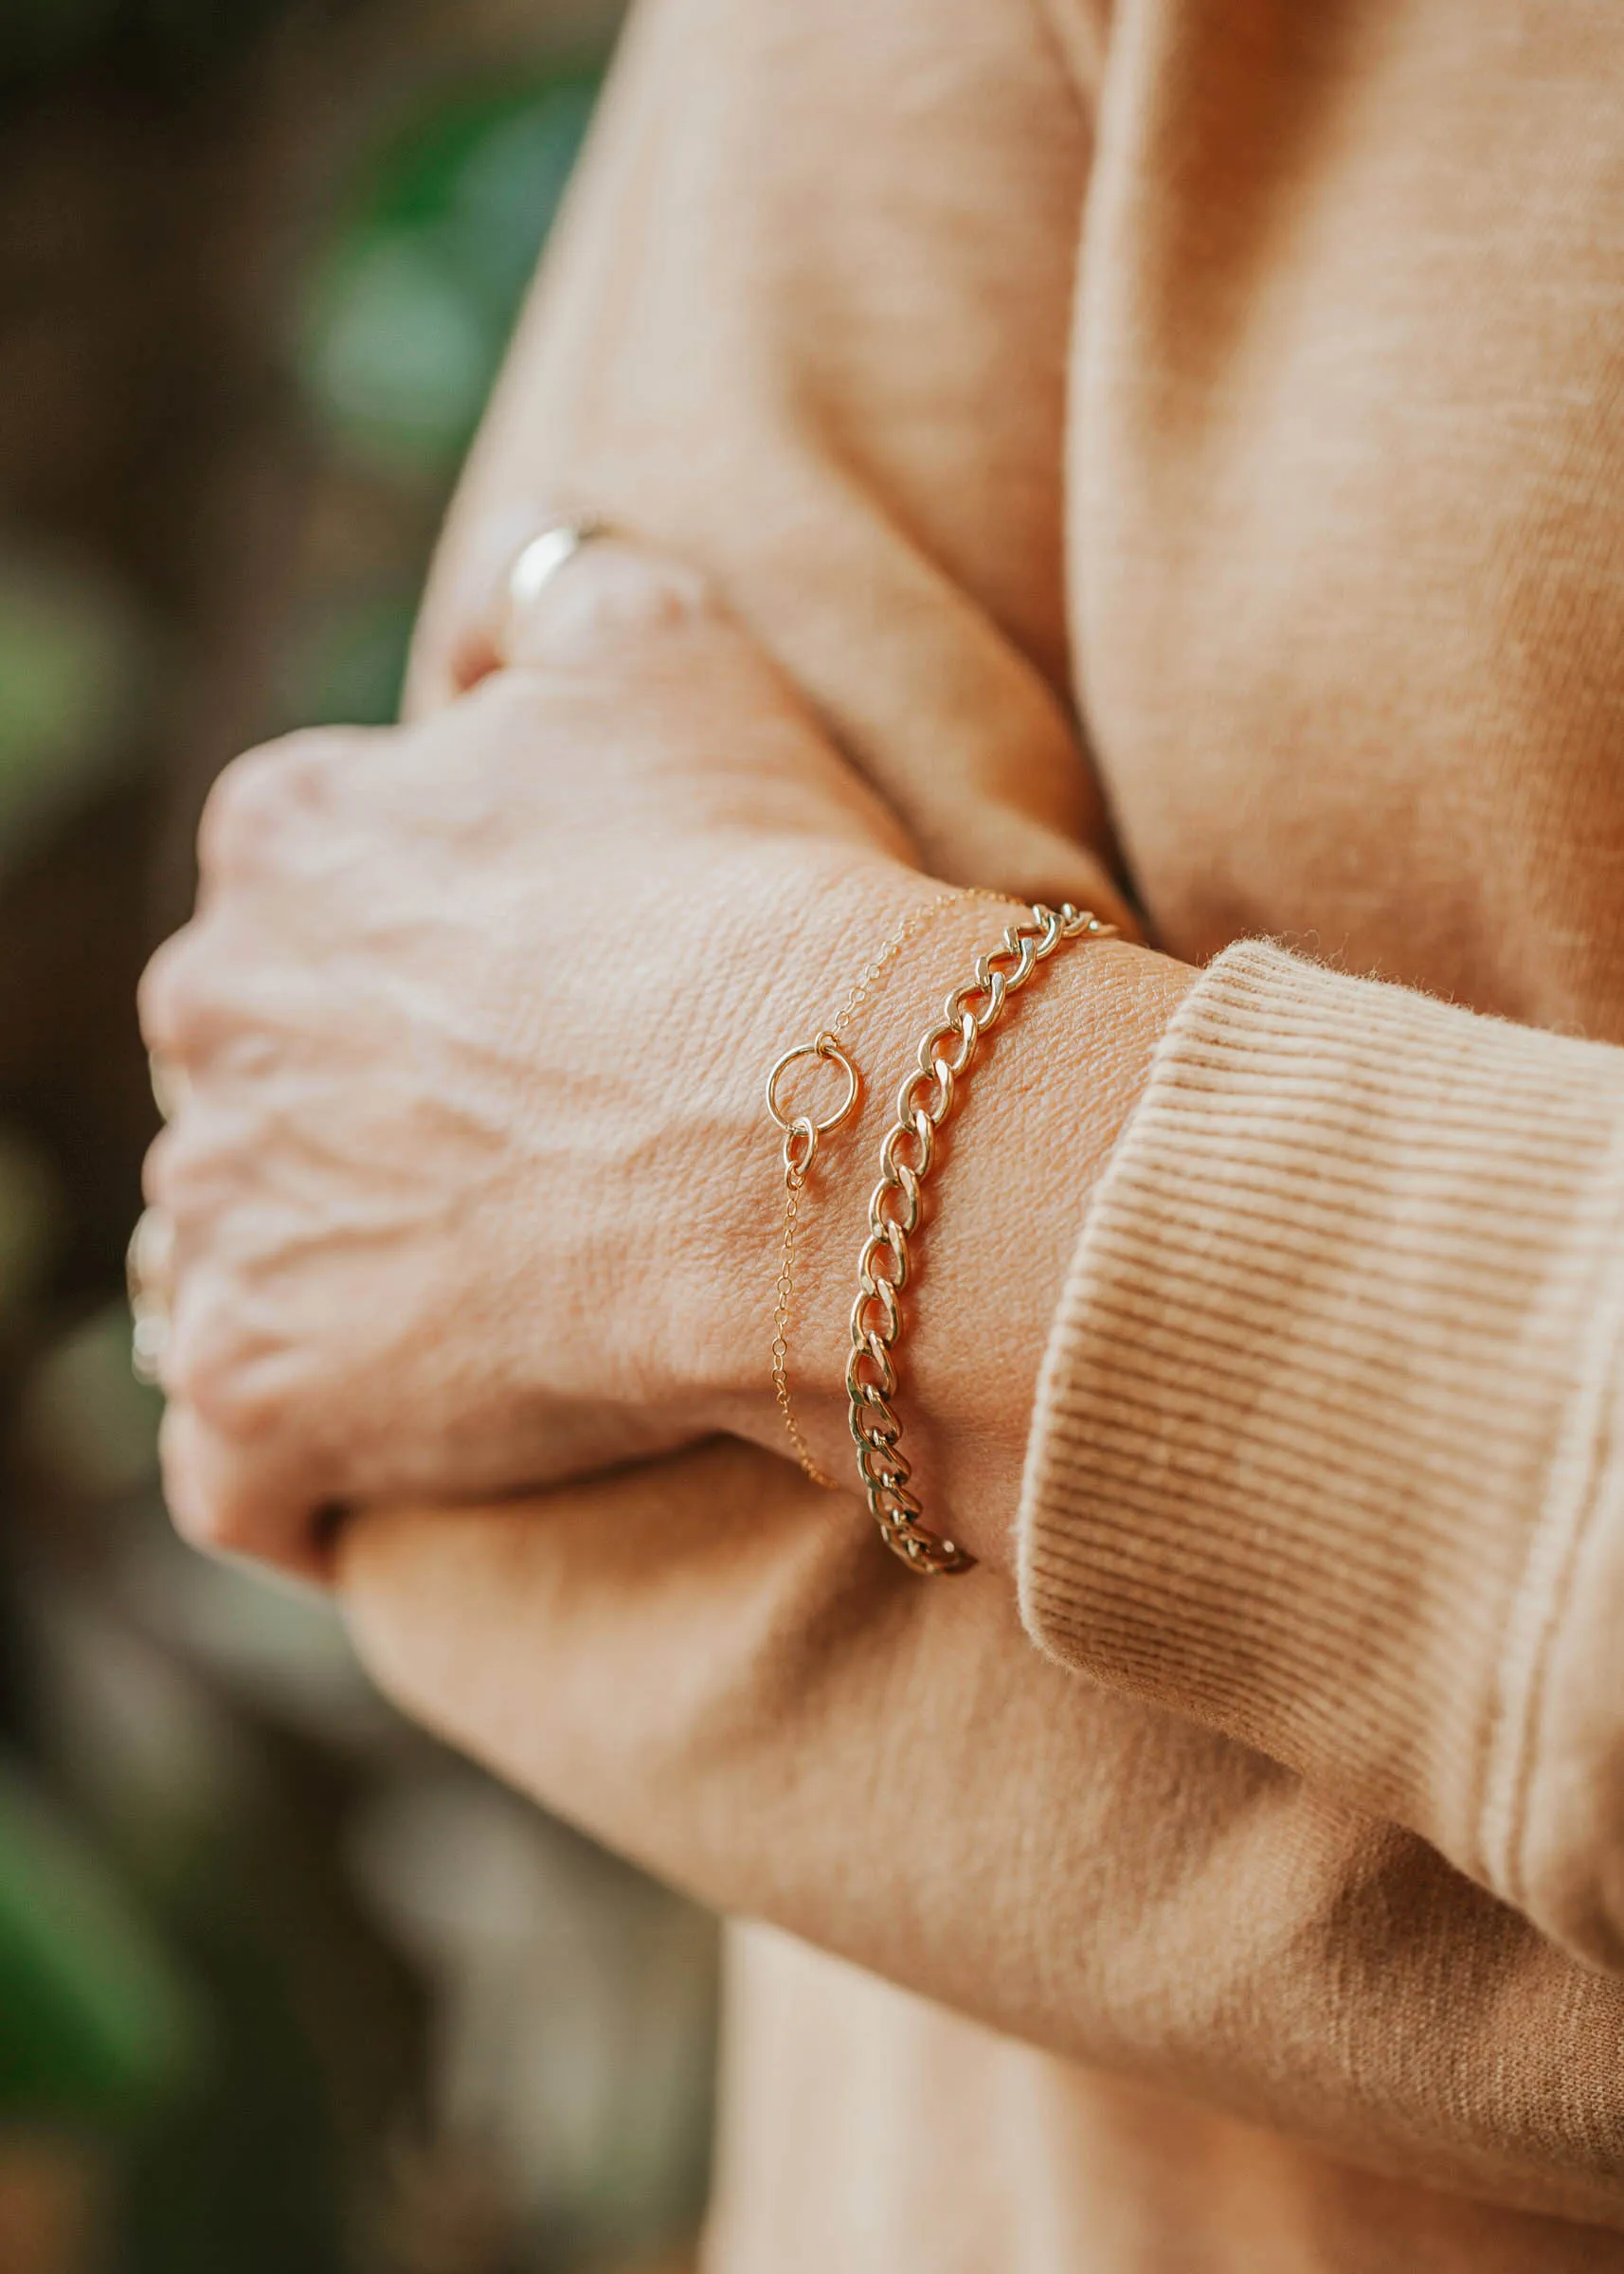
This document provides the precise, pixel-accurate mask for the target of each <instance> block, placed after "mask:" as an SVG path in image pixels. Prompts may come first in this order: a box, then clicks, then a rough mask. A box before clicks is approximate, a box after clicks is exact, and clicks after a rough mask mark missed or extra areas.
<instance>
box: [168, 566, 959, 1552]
mask: <svg viewBox="0 0 1624 2274" xmlns="http://www.w3.org/2000/svg"><path fill="white" fill-rule="evenodd" d="M905 851H906V848H905V847H904V845H903V843H902V841H901V839H900V836H899V833H898V832H897V830H896V828H895V826H894V824H893V823H892V822H891V821H890V820H889V819H888V817H887V816H886V814H885V813H884V811H883V810H882V808H881V807H880V806H879V805H878V803H876V802H875V799H874V797H873V795H872V793H871V792H869V791H868V790H867V789H866V788H865V787H864V785H862V784H861V783H860V782H859V781H858V780H857V777H856V776H855V775H854V774H853V773H852V772H851V771H850V770H849V769H848V768H847V767H845V766H844V765H843V764H842V763H841V762H840V761H839V758H838V757H837V756H836V754H835V753H834V752H833V751H832V750H831V749H829V747H828V746H827V744H826V743H825V742H824V740H823V739H822V738H821V735H820V733H819V732H818V731H817V729H816V727H815V725H814V724H813V722H812V721H811V720H810V719H809V718H808V717H807V715H806V713H805V712H804V711H803V707H802V706H801V704H800V702H799V701H798V699H797V697H796V696H795V695H794V694H793V693H792V692H791V691H790V690H789V688H788V687H787V686H786V685H785V682H784V681H783V679H782V678H781V677H779V676H778V675H777V674H776V673H775V672H774V670H773V669H772V667H771V666H770V665H769V664H768V663H767V662H766V661H765V660H764V659H762V658H760V657H759V656H758V654H757V653H756V651H755V650H754V649H753V648H752V647H751V646H750V645H749V642H748V641H746V640H745V638H744V637H743V635H742V634H741V633H740V632H739V631H738V630H737V629H736V628H735V627H734V626H733V625H732V624H731V623H730V622H729V621H728V620H727V619H725V618H724V617H723V616H722V615H721V614H720V613H719V612H717V611H716V610H715V609H714V608H713V606H712V605H711V604H710V603H709V601H708V600H707V598H706V597H705V595H704V593H703V591H702V590H701V589H700V587H698V586H697V584H696V583H695V580H694V579H693V578H692V577H691V576H689V575H688V574H687V573H686V572H684V571H682V570H680V569H676V568H667V567H665V566H663V565H660V564H657V563H652V562H649V561H647V560H645V559H644V558H642V557H641V556H639V555H637V554H635V553H633V552H632V551H631V550H630V549H629V548H623V547H619V546H608V545H604V546H598V547H593V548H591V549H589V550H588V551H587V552H586V553H585V554H583V555H582V556H581V557H580V558H579V559H578V560H577V561H576V562H574V563H572V564H571V565H570V567H569V569H568V573H567V574H566V575H565V576H562V577H560V578H559V579H557V580H556V582H555V584H554V585H553V586H552V587H549V590H548V592H547V593H546V594H544V595H543V596H542V598H541V601H540V603H538V605H537V607H536V609H535V611H534V613H533V618H532V621H530V622H528V623H527V624H526V625H525V626H524V627H523V635H522V640H521V641H520V643H519V651H518V660H517V662H516V664H515V667H514V668H512V669H508V670H504V671H501V672H498V673H496V674H494V675H493V676H491V677H487V678H486V679H485V680H484V681H483V683H482V684H481V685H479V686H478V687H477V688H475V689H474V690H473V692H472V693H470V694H468V695H465V696H464V697H463V698H462V699H461V700H460V701H459V702H457V703H455V704H454V705H453V706H452V707H450V708H449V709H447V710H444V711H442V712H441V713H438V714H437V715H435V716H434V717H432V718H429V719H426V720H424V721H422V722H420V723H418V724H415V725H412V726H409V727H406V728H403V729H400V730H392V731H345V730H336V731H319V732H315V733H309V734H303V735H298V736H295V737H293V738H291V739H289V740H286V741H283V742H280V743H277V744H273V745H271V746H270V747H268V748H266V749H261V750H256V751H252V752H250V753H249V754H248V755H247V756H246V757H244V758H242V759H239V760H238V761H237V763H236V764H235V765H234V766H232V767H229V768H228V769H227V770H226V773H225V775H224V776H223V777H222V779H221V781H220V783H219V785H218V786H217V788H216V790H215V792H214V794H213V796H212V798H211V800H210V803H209V805H208V811H207V813H206V816H205V820H204V825H203V830H202V835H201V840H200V859H201V872H202V887H201V892H200V899H199V908H198V912H197V914H196V916H195V917H194V919H193V921H192V922H191V923H190V924H189V925H188V926H187V928H186V929H184V930H183V931H182V932H180V933H179V934H178V935H177V936H176V937H175V938H174V939H173V940H172V941H171V942H170V943H169V944H168V945H167V946H166V947H164V948H162V949H161V950H160V951H159V953H158V955H157V956H156V957H155V958H154V960H153V965H152V966H151V967H150V969H149V971H148V974H147V976H146V980H145V982H144V984H143V987H142V993H141V1016H142V1022H143V1027H144V1030H145V1033H146V1036H147V1039H148V1042H149V1045H150V1047H151V1048H152V1049H153V1051H154V1052H155V1053H156V1054H158V1055H159V1056H161V1057H162V1058H163V1059H164V1060H166V1061H169V1062H170V1063H171V1065H172V1066H173V1067H174V1068H176V1069H178V1071H179V1074H180V1076H181V1085H182V1092H183V1096H184V1104H183V1106H182V1108H181V1110H180V1111H179V1112H178V1114H177V1115H176V1118H175V1120H174V1121H173V1123H172V1124H171V1127H170V1128H168V1129H166V1130H165V1132H164V1133H163V1134H162V1135H161V1136H160V1137H159V1139H158V1141H157V1143H156V1144H155V1145H154V1146H153V1151H152V1154H151V1157H150V1160H149V1164H148V1172H147V1189H148V1197H149V1200H151V1201H152V1202H153V1204H154V1205H156V1206H158V1207H160V1208H162V1209H164V1210H166V1211H167V1212H169V1214H170V1215H171V1218H172V1219H173V1222H174V1226H175V1269H176V1281H177V1285H176V1294H175V1300H174V1308H173V1320H172V1328H171V1337H170V1343H169V1347H168V1350H167V1353H166V1356H165V1361H164V1365H163V1383H164V1388H165V1390H166V1393H167V1395H168V1397H169V1399H170V1401H171V1402H170V1407H169V1411H168V1415H167V1417H166V1421H165V1425H164V1448H163V1450H164V1465H165V1476H166V1483H167V1488H168V1491H169V1495H170V1500H171V1507H172V1509H173V1512H174V1514H175V1516H176V1518H177V1520H178V1522H179V1523H180V1525H182V1528H183V1529H184V1530H185V1531H187V1532H188V1533H189V1535H190V1536H192V1537H193V1538H195V1539H198V1540H200V1541H203V1542H207V1543H212V1544H215V1545H221V1546H227V1547H235V1548H242V1549H245V1550H248V1551H250V1552H253V1553H256V1554H259V1555H263V1556H270V1557H273V1558H277V1559H280V1560H281V1561H288V1562H292V1563H295V1564H298V1565H302V1566H304V1567H305V1568H310V1569H319V1568H320V1567H321V1563H322V1560H323V1548H322V1543H321V1538H320V1531H319V1526H318V1525H317V1524H316V1518H317V1517H318V1515H319V1514H320V1512H321V1511H323V1510H324V1509H327V1508H330V1507H334V1506H336V1505H340V1504H350V1503H354V1502H358V1501H370V1502H377V1501H387V1500H398V1499H401V1498H405V1497H409V1496H418V1495H426V1494H436V1495H442V1496H450V1497H453V1498H462V1497H468V1496H473V1495H478V1494H480V1493H489V1492H491V1491H500V1490H505V1489H514V1488H516V1487H518V1486H521V1485H535V1484H544V1483H547V1482H549V1481H551V1480H554V1479H557V1478H559V1477H561V1476H566V1475H569V1474H574V1473H578V1472H581V1471H587V1470H593V1469H597V1468H599V1467H602V1466H604V1465H605V1464H608V1463H611V1462H616V1461H621V1460H623V1459H625V1458H626V1457H627V1456H628V1455H631V1454H636V1453H649V1452H652V1451H655V1450H662V1449H666V1448H669V1447H672V1446H674V1445H677V1444H681V1443H683V1442H686V1441H688V1440H690V1439H692V1438H694V1437H695V1436H697V1435H703V1434H704V1433H706V1432H707V1431H708V1430H710V1429H713V1428H714V1427H715V1426H717V1425H718V1422H719V1421H720V1420H722V1419H723V1418H726V1417H733V1415H734V1409H735V1408H736V1407H737V1405H738V1404H739V1401H740V1400H741V1399H746V1400H749V1399H752V1398H754V1399H762V1384H763V1364H762V1357H761V1345H762V1336H763V1332H764V1326H763V1318H764V1303H765V1302H766V1301H767V1300H768V1299H769V1297H768V1295H767V1288H768V1286H769V1282H770V1267H769V1266H764V1264H763V1263H758V1262H757V1261H756V1260H755V1259H756V1258H757V1257H761V1258H766V1257H767V1256H769V1255H770V1253H771V1249H772V1244H773V1239H774V1227H775V1222H776V1208H777V1205H778V1197H777V1191H776V1188H775V1182H774V1177H773V1174H772V1166H773V1160H774V1156H773V1154H772V1151H771V1149H770V1142H768V1144H767V1146H766V1148H765V1149H764V1127H763V1121H762V1113H761V1106H760V1091H759V1084H760V1076H761V1071H762V1069H763V1068H764V1067H765V1065H766V1064H767V1063H768V1062H770V1060H771V1058H772V1057H773V1056H775V1055H776V1054H777V1052H778V1051H779V1050H780V1049H782V1048H783V1047H784V1038H785V1034H786V1033H787V1034H790V1035H791V1036H793V1035H794V1034H795V1033H796V1032H797V1031H798V1030H799V1029H800V1028H803V1027H804V1026H805V1025H806V1024H807V1023H808V1020H809V1017H810V1016H811V1015H812V1014H813V1013H814V1012H815V1008H816V1005H817V1004H818V1003H819V1002H820V1001H821V1000H825V999H826V998H827V995H828V993H829V990H830V988H831V987H832V986H833V985H834V984H835V981H836V979H837V978H839V977H842V976H843V975H845V974H846V972H847V967H848V966H849V965H850V964H851V963H852V961H853V958H854V956H855V957H856V958H857V961H859V962H860V959H861V953H864V952H867V951H868V947H869V945H870V944H871V934H872V931H873V929H874V924H875V917H874V915H873V914H872V913H871V912H870V911H875V910H883V911H888V916H887V920H889V915H890V911H894V910H896V909H898V908H901V907H905V906H906V905H907V904H908V902H909V900H910V899H911V897H912V896H914V895H916V894H918V893H920V892H922V891H923V892H925V893H929V892H931V891H933V890H934V889H935V888H933V887H931V886H929V884H928V883H927V882H926V881H925V880H922V879H920V878H918V877H917V876H916V875H914V874H913V872H911V870H910V869H908V868H907V867H906V866H904V865H903V861H904V857H905ZM848 941H850V942H851V943H852V945H851V947H848V946H847V943H848ZM858 942H861V943H862V947H861V949H860V950H859V948H858V946H857V943H858ZM741 1256H748V1257H749V1259H750V1261H749V1287H748V1290H747V1291H746V1293H745V1294H744V1295H743V1296H740V1295H738V1294H736V1293H733V1292H732V1291H731V1289H732V1283H733V1280H734V1278H735V1277H736V1276H737V1272H738V1267H739V1259H740V1257H741ZM762 1401H763V1402H765V1399H762ZM767 1426H768V1424H767V1421H765V1420H764V1423H763V1430H764V1434H766V1432H767Z"/></svg>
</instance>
